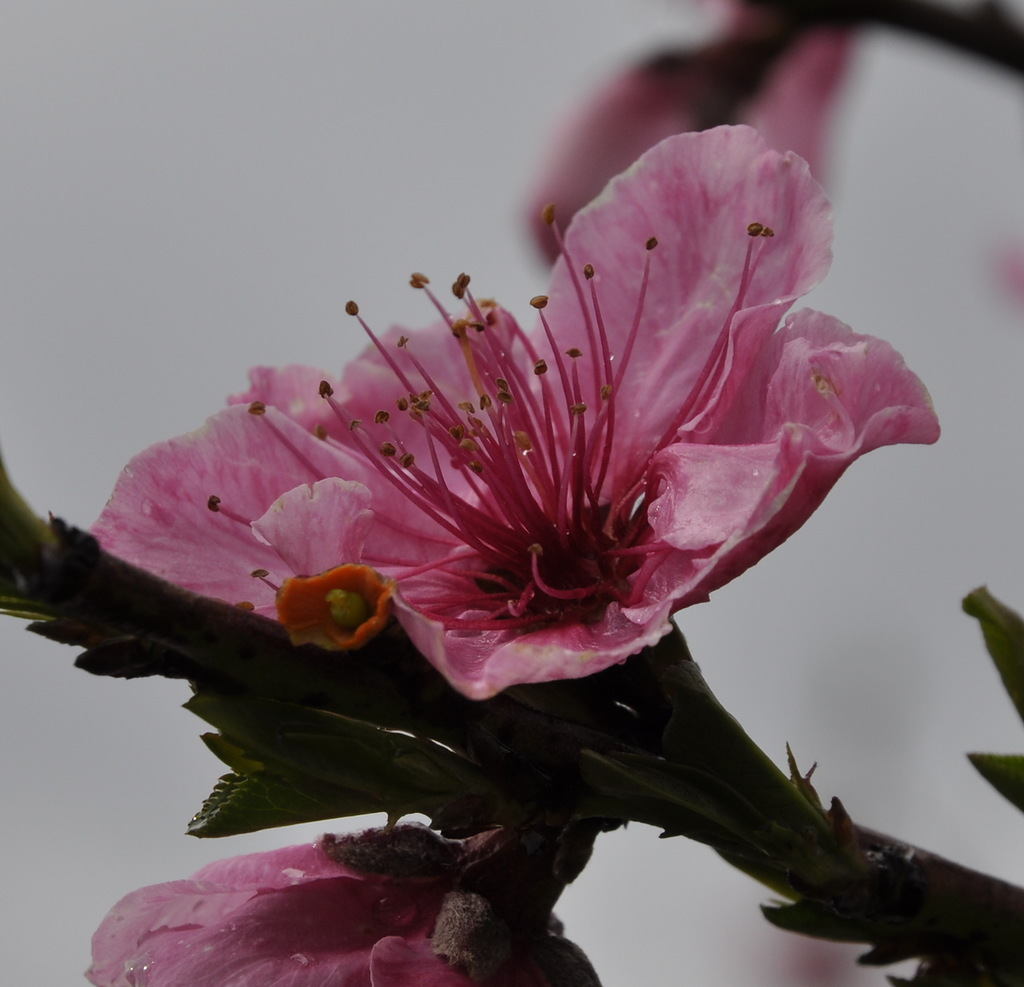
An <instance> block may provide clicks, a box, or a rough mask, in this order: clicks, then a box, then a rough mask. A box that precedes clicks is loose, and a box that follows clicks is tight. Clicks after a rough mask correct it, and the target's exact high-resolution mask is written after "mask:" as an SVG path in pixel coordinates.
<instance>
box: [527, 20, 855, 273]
mask: <svg viewBox="0 0 1024 987" xmlns="http://www.w3.org/2000/svg"><path fill="white" fill-rule="evenodd" d="M731 14H732V16H730V17H729V24H728V26H727V27H726V29H725V30H724V31H723V34H722V36H721V37H720V38H719V39H718V40H716V41H715V42H713V43H711V44H709V45H707V46H705V47H703V48H700V49H697V50H694V51H680V52H666V53H662V54H661V55H659V56H656V57H654V58H650V59H647V60H645V61H644V62H642V63H640V64H638V65H634V66H631V67H629V68H628V69H626V70H625V71H624V72H621V73H619V74H617V75H615V76H613V77H612V78H610V79H609V80H608V81H607V82H605V83H604V84H603V85H602V86H600V87H599V88H598V89H597V91H596V92H595V93H593V94H592V95H590V96H589V98H588V99H587V100H586V102H584V103H582V104H581V105H580V106H578V107H576V108H574V109H573V110H571V111H570V112H569V114H568V115H567V116H566V117H565V119H563V120H562V121H561V122H560V123H559V124H558V126H557V128H556V132H555V135H554V138H553V140H552V141H551V142H550V146H549V148H548V152H547V155H546V157H545V158H544V160H543V162H542V164H541V167H540V169H539V170H538V176H537V179H536V181H535V182H534V185H533V188H532V191H531V192H530V194H529V196H528V198H527V209H528V212H527V216H528V220H529V223H530V228H531V230H532V232H533V235H534V240H535V242H536V244H537V246H538V247H539V248H540V249H541V251H542V252H543V253H544V254H545V255H546V256H547V257H548V258H549V259H550V260H554V259H555V257H556V256H557V245H556V243H555V241H554V240H553V238H552V237H551V234H550V231H549V230H548V229H547V228H546V226H545V225H544V223H543V222H542V221H541V218H540V217H541V211H542V209H543V208H544V206H545V205H546V204H548V203H552V202H553V203H555V205H556V206H557V208H558V211H559V213H560V214H561V215H562V216H565V217H570V216H573V215H574V214H575V213H576V212H577V210H579V209H581V208H582V207H583V206H585V205H586V204H587V203H588V202H590V200H591V199H593V198H594V197H595V196H596V195H597V194H598V193H599V192H600V191H601V189H602V188H604V186H605V184H606V183H607V182H608V180H609V179H610V178H612V177H613V176H614V175H617V174H618V173H619V172H621V171H623V170H624V169H625V168H627V167H628V166H629V165H630V164H632V163H633V161H634V160H635V159H636V158H638V157H639V156H640V155H641V154H642V153H643V152H644V151H646V150H647V149H648V148H650V147H653V146H654V145H655V144H657V143H658V142H659V141H661V140H663V139H664V138H665V137H669V136H671V135H672V134H679V133H684V132H687V131H695V130H704V129H706V128H708V127H711V126H715V125H717V124H723V123H734V122H740V121H742V122H745V123H748V124H751V125H752V126H754V127H755V128H756V129H758V130H760V131H761V133H762V134H763V135H764V137H765V139H766V140H767V142H768V144H769V145H770V146H771V147H774V148H776V149H777V150H780V151H794V152H796V153H797V154H799V155H800V156H801V157H802V158H804V159H805V160H806V161H807V162H808V163H809V164H810V166H811V171H812V173H813V174H814V175H815V176H817V177H818V178H819V179H821V178H822V176H823V175H824V174H825V172H826V170H827V169H826V158H827V154H826V150H827V136H828V125H829V123H830V122H831V115H832V110H833V107H834V104H835V101H836V97H837V95H838V92H839V90H840V86H841V83H842V81H843V79H844V78H845V76H846V72H847V68H848V64H849V60H850V55H851V53H852V48H853V38H854V36H853V34H852V32H850V31H849V30H846V29H838V28H815V29H811V30H807V31H804V32H802V33H801V34H799V35H798V36H796V38H795V40H779V39H778V36H779V35H780V33H781V32H780V29H779V28H778V26H776V25H775V24H774V19H773V17H772V15H771V13H770V12H768V11H763V10H752V9H750V8H742V9H740V10H734V11H732V12H731ZM780 45H784V46H785V47H784V48H783V50H782V51H781V54H779V53H778V49H779V46H780Z"/></svg>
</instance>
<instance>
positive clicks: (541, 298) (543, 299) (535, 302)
mask: <svg viewBox="0 0 1024 987" xmlns="http://www.w3.org/2000/svg"><path fill="white" fill-rule="evenodd" d="M547 303H548V296H547V295H534V296H533V298H531V299H530V304H531V305H532V306H533V307H534V308H544V306H545V305H547Z"/></svg>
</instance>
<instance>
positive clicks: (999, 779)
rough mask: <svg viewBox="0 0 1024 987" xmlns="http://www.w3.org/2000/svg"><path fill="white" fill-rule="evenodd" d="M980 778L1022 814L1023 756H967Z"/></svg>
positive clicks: (1023, 798)
mask: <svg viewBox="0 0 1024 987" xmlns="http://www.w3.org/2000/svg"><path fill="white" fill-rule="evenodd" d="M967 757H968V759H969V760H970V762H971V764H973V765H974V766H975V767H976V768H977V769H978V771H979V772H980V773H981V776H982V777H983V778H984V779H985V780H986V781H987V782H988V783H989V784H990V785H992V787H993V788H995V789H996V791H997V792H999V794H1000V795H1002V796H1004V797H1005V798H1007V799H1009V800H1010V801H1011V802H1012V803H1013V804H1014V805H1015V806H1017V808H1018V809H1020V810H1021V811H1022V812H1024V755H1021V754H968V755H967Z"/></svg>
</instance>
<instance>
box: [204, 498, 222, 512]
mask: <svg viewBox="0 0 1024 987" xmlns="http://www.w3.org/2000/svg"><path fill="white" fill-rule="evenodd" d="M206 506H207V507H208V508H209V509H210V510H211V511H213V512H214V514H216V513H217V512H218V511H219V510H220V497H218V496H217V495H216V494H210V499H209V500H208V501H207V502H206Z"/></svg>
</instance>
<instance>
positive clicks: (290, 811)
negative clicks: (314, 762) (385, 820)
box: [188, 771, 383, 837]
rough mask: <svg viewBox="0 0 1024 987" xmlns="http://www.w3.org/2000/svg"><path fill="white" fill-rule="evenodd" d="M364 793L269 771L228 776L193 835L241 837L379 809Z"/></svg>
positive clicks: (194, 826)
mask: <svg viewBox="0 0 1024 987" xmlns="http://www.w3.org/2000/svg"><path fill="white" fill-rule="evenodd" d="M381 809H383V806H381V805H379V804H377V805H374V804H373V803H372V801H368V800H367V797H366V795H365V794H364V793H362V792H346V791H344V790H343V789H340V788H338V787H337V786H333V785H327V784H323V783H321V782H316V781H312V780H309V779H305V780H303V781H297V780H295V779H285V778H281V777H279V776H277V775H273V774H270V773H268V772H266V771H260V772H256V773H254V774H246V775H235V774H230V775H225V776H224V777H223V778H221V779H220V781H219V782H218V783H217V787H216V788H214V790H213V792H212V793H211V794H210V797H209V798H208V799H207V800H206V802H205V803H203V807H202V808H201V809H200V810H199V812H197V813H196V815H195V816H194V817H193V818H192V821H191V822H190V823H189V825H188V832H189V833H190V834H191V835H192V836H202V837H218V836H237V835H238V834H239V833H254V832H256V831H257V830H261V829H271V828H273V827H275V826H290V825H292V824H294V823H303V822H319V821H321V820H325V819H337V818H338V817H340V816H354V815H361V814H363V813H365V812H373V811H380V810H381Z"/></svg>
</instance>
